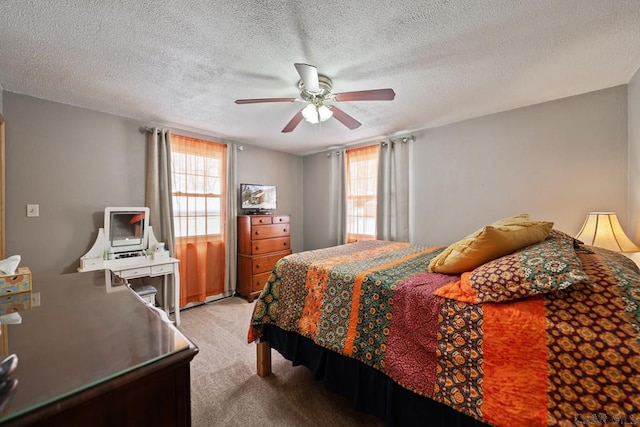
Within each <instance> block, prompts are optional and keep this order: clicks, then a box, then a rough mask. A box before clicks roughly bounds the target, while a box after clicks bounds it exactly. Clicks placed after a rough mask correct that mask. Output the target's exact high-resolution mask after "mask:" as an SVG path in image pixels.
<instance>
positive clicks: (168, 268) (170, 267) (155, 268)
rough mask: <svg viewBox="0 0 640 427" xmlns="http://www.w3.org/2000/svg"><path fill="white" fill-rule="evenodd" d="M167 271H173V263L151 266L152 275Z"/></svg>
mask: <svg viewBox="0 0 640 427" xmlns="http://www.w3.org/2000/svg"><path fill="white" fill-rule="evenodd" d="M167 273H173V265H172V264H163V265H154V266H151V275H152V276H159V275H164V274H167Z"/></svg>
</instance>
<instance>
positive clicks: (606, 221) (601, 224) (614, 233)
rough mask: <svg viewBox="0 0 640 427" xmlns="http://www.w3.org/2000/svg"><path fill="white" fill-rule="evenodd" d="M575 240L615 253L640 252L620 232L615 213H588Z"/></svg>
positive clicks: (622, 232)
mask: <svg viewBox="0 0 640 427" xmlns="http://www.w3.org/2000/svg"><path fill="white" fill-rule="evenodd" d="M576 239H578V240H581V241H582V242H584V243H585V244H586V245H591V246H597V247H599V248H605V249H610V250H612V251H616V252H638V251H640V248H639V247H638V246H636V244H635V243H633V242H632V241H631V240H630V239H629V238H628V237H627V235H626V234H625V233H624V231H623V230H622V227H621V226H620V222H619V221H618V217H617V216H616V213H615V212H589V213H588V214H587V218H586V219H585V221H584V224H583V225H582V229H581V230H580V232H579V233H578V234H577V235H576Z"/></svg>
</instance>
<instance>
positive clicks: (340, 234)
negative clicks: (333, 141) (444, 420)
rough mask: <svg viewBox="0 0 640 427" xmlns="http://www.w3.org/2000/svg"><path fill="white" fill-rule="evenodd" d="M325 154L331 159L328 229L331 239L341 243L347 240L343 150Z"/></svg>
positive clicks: (337, 243) (338, 243)
mask: <svg viewBox="0 0 640 427" xmlns="http://www.w3.org/2000/svg"><path fill="white" fill-rule="evenodd" d="M327 156H328V157H329V158H330V161H331V183H330V188H329V191H330V197H329V200H330V203H331V206H329V215H330V216H329V230H330V233H332V234H331V239H332V241H334V242H335V244H336V245H342V244H344V242H345V241H346V240H347V239H346V237H347V224H346V196H347V195H346V191H345V185H346V179H345V168H346V164H345V150H336V151H331V152H329V154H328V155H327Z"/></svg>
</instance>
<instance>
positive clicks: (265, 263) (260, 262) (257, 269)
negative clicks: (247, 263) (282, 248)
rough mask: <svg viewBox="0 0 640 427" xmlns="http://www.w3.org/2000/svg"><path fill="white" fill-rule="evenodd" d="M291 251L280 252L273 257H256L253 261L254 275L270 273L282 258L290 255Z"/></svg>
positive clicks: (252, 270)
mask: <svg viewBox="0 0 640 427" xmlns="http://www.w3.org/2000/svg"><path fill="white" fill-rule="evenodd" d="M290 253H291V251H286V252H279V253H277V254H273V255H265V256H258V257H254V258H253V259H252V260H251V272H252V274H259V273H269V272H271V270H273V266H274V265H276V262H278V260H279V259H280V258H282V257H285V256H287V255H289V254H290Z"/></svg>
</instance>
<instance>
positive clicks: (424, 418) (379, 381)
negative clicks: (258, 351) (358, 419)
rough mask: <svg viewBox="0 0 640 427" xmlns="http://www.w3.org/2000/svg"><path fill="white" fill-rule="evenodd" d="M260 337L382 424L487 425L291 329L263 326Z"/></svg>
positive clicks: (399, 425)
mask: <svg viewBox="0 0 640 427" xmlns="http://www.w3.org/2000/svg"><path fill="white" fill-rule="evenodd" d="M262 339H263V340H264V341H267V342H268V343H269V345H270V346H271V348H273V349H275V350H277V351H278V352H279V353H280V354H282V356H284V357H285V358H286V359H288V360H290V361H291V362H292V363H293V365H294V366H297V365H303V366H306V367H307V368H309V370H310V371H311V373H312V375H313V378H314V379H315V380H317V381H319V380H322V381H323V383H324V385H325V387H326V388H327V390H329V391H332V392H334V393H337V394H340V395H342V396H346V397H348V398H349V399H351V400H352V401H353V408H354V409H356V410H358V411H361V412H366V413H369V414H375V415H377V416H379V417H381V418H382V419H383V420H384V421H385V425H386V426H389V427H391V426H394V427H404V426H443V427H452V426H460V427H462V426H465V427H467V426H473V427H476V426H477V427H480V426H487V424H484V423H482V422H480V421H478V420H476V419H474V418H471V417H469V416H468V415H465V414H462V413H460V412H458V411H456V410H454V409H452V408H450V407H449V406H447V405H444V404H442V403H439V402H436V401H435V400H432V399H429V398H428V397H425V396H421V395H419V394H416V393H413V392H411V391H409V390H407V389H405V388H404V387H401V386H399V385H398V384H397V383H396V382H394V381H393V380H391V379H390V378H389V377H387V376H386V375H385V374H383V373H382V372H380V371H377V370H375V369H373V368H372V367H370V366H368V365H365V364H364V363H362V362H360V361H358V360H355V359H352V358H349V357H346V356H342V355H340V354H338V353H336V352H334V351H331V350H328V349H326V348H324V347H320V346H318V345H316V344H315V343H314V342H313V341H311V340H310V339H308V338H305V337H303V336H301V335H298V334H296V333H294V332H288V331H284V330H282V329H280V328H278V327H277V326H273V325H265V326H264V336H263V338H262Z"/></svg>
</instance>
